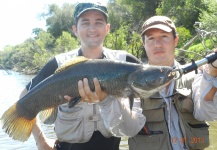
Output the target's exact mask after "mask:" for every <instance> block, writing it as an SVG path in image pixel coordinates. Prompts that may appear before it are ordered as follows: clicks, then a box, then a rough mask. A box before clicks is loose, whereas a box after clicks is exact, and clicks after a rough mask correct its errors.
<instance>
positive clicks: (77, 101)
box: [68, 97, 81, 108]
mask: <svg viewBox="0 0 217 150" xmlns="http://www.w3.org/2000/svg"><path fill="white" fill-rule="evenodd" d="M80 101H81V97H75V98H72V100H70V101H69V105H68V106H69V108H72V107H74V106H75V105H77V104H78V103H79V102H80Z"/></svg>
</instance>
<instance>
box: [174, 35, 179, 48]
mask: <svg viewBox="0 0 217 150" xmlns="http://www.w3.org/2000/svg"><path fill="white" fill-rule="evenodd" d="M178 41H179V36H178V35H176V38H175V47H176V46H177V45H178Z"/></svg>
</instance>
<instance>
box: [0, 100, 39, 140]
mask: <svg viewBox="0 0 217 150" xmlns="http://www.w3.org/2000/svg"><path fill="white" fill-rule="evenodd" d="M16 105H17V104H16V103H15V104H14V105H13V106H11V107H10V108H9V109H8V110H7V111H5V113H4V114H3V115H2V117H1V119H0V121H1V124H2V129H3V130H4V131H5V132H6V133H7V134H8V135H9V136H10V137H11V138H12V139H14V140H19V141H21V142H24V141H27V140H28V138H29V137H30V135H31V132H32V129H33V126H34V124H35V122H36V118H34V119H32V120H28V119H26V118H24V117H23V116H19V114H18V113H17V110H16Z"/></svg>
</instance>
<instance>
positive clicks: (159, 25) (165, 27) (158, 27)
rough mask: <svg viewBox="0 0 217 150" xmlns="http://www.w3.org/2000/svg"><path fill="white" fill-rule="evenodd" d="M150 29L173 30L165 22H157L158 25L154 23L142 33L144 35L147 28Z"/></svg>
mask: <svg viewBox="0 0 217 150" xmlns="http://www.w3.org/2000/svg"><path fill="white" fill-rule="evenodd" d="M149 29H161V30H163V31H166V32H171V31H172V29H171V28H170V27H168V26H166V25H163V24H156V25H153V26H150V27H148V28H146V29H145V30H144V31H142V34H141V35H143V34H144V33H145V32H146V31H147V30H149Z"/></svg>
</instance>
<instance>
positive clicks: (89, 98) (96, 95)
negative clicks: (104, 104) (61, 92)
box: [64, 78, 107, 103]
mask: <svg viewBox="0 0 217 150" xmlns="http://www.w3.org/2000/svg"><path fill="white" fill-rule="evenodd" d="M93 83H94V86H95V91H94V92H93V91H91V89H90V86H89V84H88V80H87V78H84V79H83V80H80V81H78V92H79V94H80V96H81V98H82V100H81V101H83V102H89V103H96V102H100V101H102V100H104V99H105V98H106V97H107V93H106V92H104V91H102V89H101V86H100V83H99V80H98V79H97V78H94V79H93ZM64 98H65V99H66V100H68V101H70V100H71V99H72V97H70V96H68V95H65V96H64Z"/></svg>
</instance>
